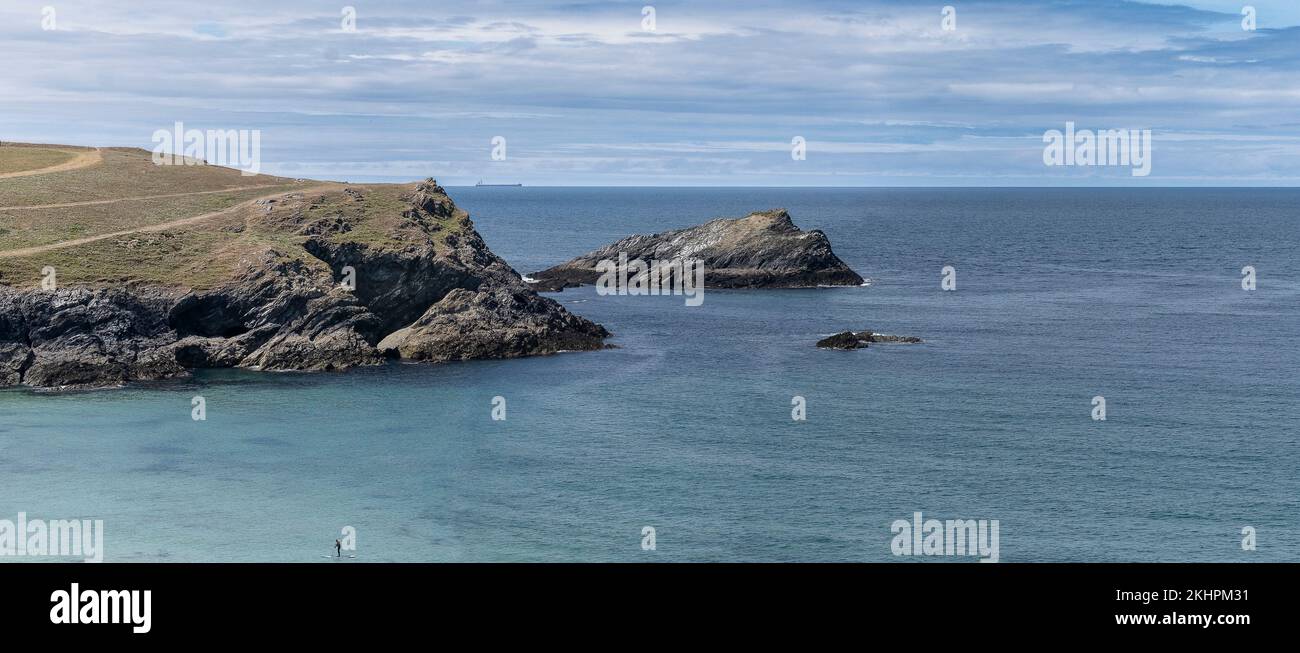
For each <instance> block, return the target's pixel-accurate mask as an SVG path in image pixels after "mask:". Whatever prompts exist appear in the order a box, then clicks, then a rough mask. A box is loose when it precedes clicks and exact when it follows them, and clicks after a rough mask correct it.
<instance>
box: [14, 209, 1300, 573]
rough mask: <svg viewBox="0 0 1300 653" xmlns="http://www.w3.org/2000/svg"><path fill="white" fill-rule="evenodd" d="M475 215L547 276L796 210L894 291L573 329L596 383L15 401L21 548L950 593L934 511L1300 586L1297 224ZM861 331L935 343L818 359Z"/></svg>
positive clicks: (664, 302)
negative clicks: (940, 577)
mask: <svg viewBox="0 0 1300 653" xmlns="http://www.w3.org/2000/svg"><path fill="white" fill-rule="evenodd" d="M449 190H450V193H451V194H452V196H453V198H454V199H455V200H456V201H457V202H458V203H459V204H460V205H461V206H463V207H464V208H466V209H467V210H469V211H470V212H471V214H472V216H473V218H474V220H475V222H476V225H477V227H478V229H479V231H480V232H481V233H482V234H483V236H484V237H485V238H486V240H487V242H488V244H489V245H490V246H491V247H492V248H493V250H494V251H495V252H497V253H498V254H500V255H502V256H503V257H505V258H506V260H508V261H510V262H511V263H512V265H514V266H515V268H516V269H517V270H518V271H520V272H521V273H528V272H532V271H535V270H537V269H541V268H543V267H546V266H548V265H551V264H554V263H557V262H560V261H562V260H566V259H568V258H570V257H572V256H574V255H577V254H580V253H583V252H586V251H588V250H590V249H593V248H595V247H597V246H599V245H603V244H605V243H607V242H610V241H612V240H614V239H616V238H619V237H622V236H625V235H629V234H632V233H643V232H655V231H662V230H666V229H670V228H674V227H682V226H688V225H691V224H696V223H699V222H702V221H704V220H707V219H710V218H714V217H719V216H740V215H744V214H746V213H748V212H749V211H752V210H757V209H766V208H773V207H778V206H783V207H786V208H788V209H790V211H791V213H792V215H793V217H794V220H795V223H796V224H798V225H800V226H801V227H803V228H805V229H810V228H817V229H822V230H823V231H825V232H826V233H827V234H828V235H829V236H830V239H831V242H832V245H833V247H834V249H835V251H836V253H837V254H839V256H840V257H841V258H843V259H844V260H845V261H846V262H847V263H848V264H849V265H851V266H852V267H853V268H854V269H855V270H857V271H858V272H859V273H861V274H862V275H863V276H865V277H869V278H870V279H871V285H870V286H869V287H861V288H833V289H809V290H770V291H722V290H708V291H706V293H705V301H704V304H703V305H702V306H699V307H688V306H686V305H685V303H684V302H683V300H682V298H681V297H600V296H597V295H596V293H595V292H594V290H593V289H591V288H584V289H571V290H568V291H565V292H563V293H559V294H555V295H552V296H553V297H555V298H556V299H557V300H558V301H560V302H562V303H564V305H565V306H566V307H568V308H569V309H571V310H572V311H574V312H576V313H579V314H581V315H584V316H586V317H589V318H591V319H593V320H596V321H598V322H600V323H602V324H604V325H605V326H606V327H607V328H608V329H609V330H610V331H612V332H613V333H614V334H615V336H614V338H613V339H612V341H611V342H612V343H613V344H616V345H618V348H617V349H612V350H608V351H602V352H588V353H571V354H561V355H556V356H550V357H544V358H534V359H527V360H516V361H492V362H473V363H463V364H450V365H411V364H393V365H389V366H386V367H382V368H374V369H363V370H356V371H351V372H346V373H327V374H258V373H252V372H242V371H213V372H206V373H202V374H200V375H199V376H198V377H197V378H196V379H194V380H193V381H191V382H184V383H177V384H172V385H167V386H163V387H155V388H128V389H124V390H112V391H96V392H83V393H71V394H34V393H31V392H27V391H12V390H10V391H3V392H0V478H2V479H3V492H0V518H8V519H15V518H16V515H17V513H18V512H19V511H23V512H26V513H27V514H28V517H29V518H37V517H40V518H47V519H63V518H74V517H81V518H87V519H102V520H104V523H105V526H104V528H105V536H104V537H105V549H106V552H105V558H106V559H107V560H113V561H320V562H326V561H325V560H323V559H322V557H321V556H323V555H327V554H330V553H332V546H333V542H334V539H335V538H336V537H337V536H338V534H339V532H340V529H341V528H342V527H344V526H352V527H354V528H355V529H356V532H357V551H356V556H357V557H356V559H355V560H346V559H345V562H364V561H928V562H938V561H943V560H945V558H922V557H912V558H908V557H895V556H894V555H893V554H892V552H891V549H890V541H891V539H892V537H893V533H892V532H891V530H890V524H891V523H892V522H893V521H894V520H896V519H910V518H911V516H912V514H913V513H914V512H916V511H921V512H923V513H924V514H925V516H926V518H938V519H997V520H999V524H1000V542H999V549H1000V554H999V555H1000V559H1001V560H1002V561H1005V562H1022V561H1224V562H1235V561H1296V560H1300V481H1298V480H1297V470H1298V468H1300V446H1298V442H1297V424H1300V380H1297V371H1298V370H1300V346H1297V343H1298V342H1300V260H1298V257H1300V255H1298V254H1297V253H1298V252H1300V191H1297V190H1260V189H1242V190H1221V189H1105V190H1101V189H631V188H625V189H607V188H605V189H595V188H591V189H572V188H570V189H561V188H453V189H449ZM945 265H951V266H953V267H955V268H956V271H957V290H956V291H955V292H944V291H942V290H941V289H940V277H941V273H940V270H941V268H942V267H943V266H945ZM1246 265H1253V266H1255V268H1256V270H1257V274H1258V287H1257V289H1256V290H1255V291H1253V292H1247V291H1245V290H1243V289H1242V287H1241V269H1242V267H1243V266H1246ZM845 329H855V330H856V329H872V330H876V331H880V332H886V333H897V334H906V335H916V336H920V337H922V338H924V339H925V340H926V342H925V344H923V345H917V346H876V347H872V348H870V349H867V350H862V351H855V352H839V351H823V350H818V349H816V348H814V346H813V343H814V342H815V341H816V340H817V339H819V338H821V337H823V336H825V335H827V334H830V333H833V332H837V331H841V330H845ZM196 394H197V395H202V396H204V397H205V398H206V400H207V421H205V422H195V421H193V420H191V419H190V399H191V397H192V396H194V395H196ZM796 395H798V396H802V397H805V398H806V402H807V420H806V421H803V422H797V421H794V420H792V419H791V414H790V413H791V398H792V397H793V396H796ZM1096 395H1102V396H1104V397H1105V398H1106V402H1107V419H1106V420H1105V421H1094V420H1093V419H1092V418H1091V412H1092V398H1093V397H1094V396H1096ZM495 396H502V397H505V398H506V400H507V419H506V420H505V421H493V420H492V419H491V418H490V414H491V410H492V398H493V397H495ZM645 526H652V527H654V528H655V529H656V549H655V550H653V551H644V550H642V547H641V543H642V529H643V527H645ZM1245 526H1251V527H1254V528H1255V529H1256V531H1257V534H1258V535H1257V537H1258V550H1256V551H1243V550H1242V548H1241V546H1240V541H1241V538H1242V535H1241V530H1242V528H1243V527H1245ZM972 559H973V558H966V559H965V560H972Z"/></svg>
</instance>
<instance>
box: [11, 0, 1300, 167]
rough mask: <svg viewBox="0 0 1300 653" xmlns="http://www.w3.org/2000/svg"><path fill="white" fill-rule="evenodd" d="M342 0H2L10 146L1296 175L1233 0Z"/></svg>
mask: <svg viewBox="0 0 1300 653" xmlns="http://www.w3.org/2000/svg"><path fill="white" fill-rule="evenodd" d="M342 4H344V3H341V4H340V5H339V6H338V7H329V6H326V5H321V4H320V3H318V2H307V1H305V0H288V1H287V2H277V3H274V4H273V3H267V2H264V1H257V2H254V1H251V0H236V1H235V2H230V3H222V5H221V6H220V7H219V8H218V7H215V6H213V5H211V3H197V2H176V1H170V2H163V1H160V0H139V1H137V2H133V3H131V4H130V5H129V8H127V7H126V6H124V5H123V4H122V3H117V2H108V1H103V2H71V1H70V2H60V3H58V4H57V5H56V7H57V11H58V29H57V30H55V31H52V32H47V31H44V30H42V29H41V20H40V19H41V16H40V13H39V7H34V6H31V5H22V6H14V5H13V4H9V3H7V4H5V5H3V6H0V56H3V60H4V61H6V62H10V65H9V66H8V67H7V69H6V71H5V72H4V73H3V74H0V93H3V94H4V97H5V98H6V102H5V104H4V105H3V106H0V117H2V118H3V119H4V122H3V124H4V125H5V127H4V133H3V134H0V137H3V138H4V139H6V140H22V139H28V140H42V141H47V142H48V141H64V142H77V143H87V144H100V145H134V146H140V147H149V145H150V138H149V137H150V135H151V134H152V132H153V131H154V130H155V129H158V128H159V127H160V126H167V125H170V124H171V123H172V122H174V121H176V120H182V121H184V122H186V123H187V124H188V125H193V126H196V127H214V128H256V129H261V130H262V131H263V148H264V153H263V160H264V161H265V162H266V163H264V166H263V168H264V170H267V171H268V172H273V173H274V172H277V171H278V170H280V169H277V165H281V164H283V165H284V166H286V167H285V168H283V169H282V170H284V171H287V170H289V167H290V166H292V168H293V170H295V171H296V172H294V173H293V174H305V173H302V172H301V170H304V169H307V170H311V171H312V172H313V174H316V173H317V172H318V173H319V174H320V176H326V177H331V178H362V177H367V178H376V179H378V178H383V179H398V178H416V177H422V176H429V175H433V176H437V177H438V178H439V179H441V180H445V181H447V182H448V183H453V184H455V183H465V182H472V181H473V180H474V179H477V178H479V177H490V178H493V179H509V180H515V181H521V182H524V183H529V184H546V183H549V184H578V185H582V184H601V183H638V184H651V185H653V184H660V183H726V184H753V185H788V184H792V183H797V184H819V183H835V184H843V183H862V184H889V183H909V184H912V183H935V184H942V183H950V182H953V180H956V183H979V181H980V180H985V181H986V182H987V183H1002V182H1003V181H1004V180H1007V179H1015V180H1017V183H1044V184H1053V183H1074V181H1073V180H1072V179H1071V178H1070V177H1069V175H1070V174H1071V171H1068V170H1062V169H1060V168H1047V167H1045V166H1043V165H1042V164H1041V156H1040V154H1041V141H1040V140H1039V138H1040V137H1041V135H1042V133H1043V131H1044V130H1046V129H1053V128H1056V129H1059V128H1061V126H1062V125H1063V124H1064V123H1065V122H1067V121H1072V122H1076V123H1078V124H1080V125H1088V126H1089V127H1091V128H1095V129H1106V128H1120V127H1133V128H1139V127H1140V128H1149V129H1152V130H1153V131H1154V132H1155V136H1156V142H1157V148H1158V149H1157V152H1156V154H1155V157H1156V158H1155V161H1156V165H1155V167H1154V168H1153V171H1152V174H1151V175H1150V176H1149V177H1146V178H1143V179H1138V180H1135V179H1133V178H1132V177H1131V176H1129V175H1127V174H1126V173H1125V172H1124V171H1114V172H1115V174H1109V172H1111V171H1106V170H1100V171H1096V172H1097V173H1098V174H1099V175H1100V176H1099V177H1097V179H1098V183H1126V184H1131V183H1144V184H1160V183H1177V182H1178V180H1188V179H1195V180H1197V181H1196V182H1195V183H1197V184H1203V183H1204V182H1203V180H1204V179H1206V178H1209V179H1219V180H1221V181H1222V182H1223V183H1238V182H1239V181H1241V180H1248V182H1249V183H1280V184H1281V183H1285V184H1293V183H1295V180H1296V178H1297V177H1300V167H1298V166H1300V162H1298V161H1297V159H1298V158H1300V157H1297V156H1296V155H1295V152H1296V150H1295V148H1296V140H1295V139H1296V137H1297V136H1298V135H1300V125H1298V124H1297V121H1296V120H1295V119H1294V108H1293V107H1294V106H1296V102H1297V100H1298V99H1300V91H1297V90H1296V89H1300V83H1297V82H1300V80H1298V79H1297V76H1300V27H1296V26H1295V25H1296V23H1297V22H1300V12H1296V11H1290V10H1288V9H1287V8H1286V7H1285V6H1283V5H1271V4H1268V3H1260V2H1256V3H1255V4H1256V5H1259V9H1260V20H1259V29H1258V30H1256V31H1254V32H1245V31H1243V30H1242V29H1241V27H1240V7H1239V6H1236V5H1233V4H1230V3H1212V2H1196V3H1195V5H1194V6H1188V5H1184V4H1176V3H1172V2H1169V3H1157V2H1128V1H1123V0H1087V1H1085V0H1043V1H1040V2H997V1H988V0H986V1H977V0H972V1H963V2H961V3H955V4H956V6H957V24H956V25H957V29H956V30H955V31H945V30H944V29H943V28H942V26H941V23H940V19H941V15H940V12H939V6H938V5H934V6H932V5H919V4H917V3H914V2H903V1H883V0H882V1H863V0H842V1H840V0H811V1H807V2H800V3H792V2H776V1H770V2H769V1H767V0H752V1H744V2H742V1H723V2H710V3H698V2H667V3H665V2H655V1H654V0H645V1H644V2H586V3H569V4H557V3H554V2H541V1H534V0H522V1H512V2H487V1H485V2H479V3H474V4H472V5H460V6H459V7H458V8H457V9H456V10H455V11H453V12H450V13H449V12H446V11H445V9H442V8H439V7H437V6H434V5H432V4H430V3H427V2H422V1H415V0H411V1H407V2H390V3H383V4H382V5H379V4H375V5H370V4H358V3H352V4H354V5H357V7H356V9H357V18H356V28H357V29H356V31H355V32H348V31H346V30H344V29H343V25H342ZM644 4H653V5H654V6H655V9H656V15H655V17H656V24H655V29H654V31H646V30H643V29H642V19H643V16H642V13H641V7H642V6H643V5H644ZM704 5H707V6H704ZM1162 134H1166V135H1169V137H1168V138H1163V139H1162V138H1161V136H1162ZM1174 135H1178V136H1174ZM1188 135H1195V138H1189V137H1188ZM494 136H504V137H506V138H507V140H508V142H509V144H510V145H509V153H510V156H509V158H508V159H507V160H506V161H492V160H491V157H490V151H491V139H492V138H493V137H494ZM795 136H802V137H804V138H805V139H806V140H807V142H808V144H809V150H808V151H809V155H808V157H807V159H806V160H804V161H794V160H792V159H791V157H790V156H789V147H790V140H791V138H793V137H795ZM1161 148H1170V149H1171V150H1172V151H1173V152H1176V153H1177V154H1178V155H1179V156H1178V157H1175V156H1173V155H1172V153H1171V154H1169V155H1165V156H1162V149H1161ZM1178 148H1185V149H1178ZM1225 162H1233V163H1232V165H1228V166H1225V165H1224V163H1225Z"/></svg>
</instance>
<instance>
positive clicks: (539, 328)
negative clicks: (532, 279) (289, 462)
mask: <svg viewBox="0 0 1300 653" xmlns="http://www.w3.org/2000/svg"><path fill="white" fill-rule="evenodd" d="M230 213H231V215H229V216H226V215H224V214H223V215H222V216H218V218H215V219H214V220H213V221H211V222H213V224H210V225H205V226H204V227H203V228H204V229H207V230H208V231H205V232H202V233H198V232H187V231H185V230H179V231H174V232H173V231H167V232H162V235H161V236H160V235H157V234H141V235H139V236H132V237H125V236H124V237H118V238H116V239H110V240H107V241H104V242H99V243H96V246H99V247H102V248H106V249H105V250H100V251H108V250H111V252H114V253H117V252H121V253H125V254H127V255H130V254H131V253H132V252H141V254H139V256H140V260H141V261H144V260H145V258H146V256H145V254H144V253H143V252H146V251H147V248H148V247H150V246H154V245H156V243H155V241H160V240H161V241H164V242H170V241H173V240H176V239H186V238H190V239H192V241H193V242H201V243H209V242H210V243H212V245H210V246H206V247H204V248H203V252H202V255H201V256H200V257H199V259H200V260H199V262H198V263H195V262H194V261H193V260H189V259H185V258H184V256H186V255H189V256H191V258H194V255H192V254H185V252H187V251H188V250H184V249H180V250H178V251H180V252H181V254H177V255H175V256H176V259H175V260H174V261H172V262H171V265H172V266H173V267H174V269H176V270H179V271H182V272H178V273H177V274H176V275H175V276H174V278H172V277H169V276H168V275H167V274H165V273H164V272H158V271H151V270H145V271H144V272H149V274H145V273H144V272H142V273H141V274H138V275H124V276H125V278H117V279H100V280H95V281H79V282H75V283H69V284H67V285H64V284H63V283H60V284H59V287H58V289H55V290H45V289H42V288H40V287H30V286H29V287H21V286H18V285H14V284H11V285H0V386H12V385H25V386H33V387H102V386H115V385H121V384H125V383H129V382H132V381H145V380H158V379H168V378H175V377H182V376H185V375H187V374H189V372H190V370H192V369H194V368H212V367H241V368H249V369H259V370H337V369H345V368H349V367H355V366H360V365H375V364H379V363H382V362H384V361H385V360H387V359H389V358H394V357H402V358H409V359H418V360H426V361H449V360H465V359H478V358H513V357H519V356H531V355H538V354H550V353H554V352H558V351H562V350H592V349H599V348H601V347H603V346H604V344H603V340H604V338H606V337H608V336H609V334H608V332H606V331H605V329H604V328H602V327H601V326H600V325H598V324H595V323H592V322H590V321H588V320H586V319H583V318H581V317H578V316H575V315H572V314H570V313H569V312H568V311H566V310H565V309H564V308H563V307H561V306H560V305H559V304H558V303H556V302H554V301H552V300H550V299H547V298H544V297H540V296H538V295H536V294H535V293H534V292H533V291H532V290H531V289H530V288H529V287H528V286H527V285H526V284H525V283H524V282H523V281H522V280H521V279H520V277H519V275H518V274H516V273H515V272H514V270H512V269H511V268H510V266H509V265H507V264H506V262H505V261H503V260H502V259H501V258H499V257H498V256H496V255H495V254H493V253H492V252H491V251H490V250H489V249H488V247H487V246H486V244H484V242H483V239H482V238H481V237H480V236H479V234H478V233H477V232H476V231H475V230H474V228H473V224H472V223H471V222H470V220H469V217H468V215H466V214H465V212H464V211H461V210H460V209H458V208H456V206H455V205H454V204H453V203H452V201H451V199H450V198H449V197H447V194H446V193H445V191H444V190H443V189H442V188H441V187H439V186H438V185H437V184H436V183H435V182H434V181H433V180H427V181H426V182H423V183H420V184H417V185H411V186H405V187H402V186H395V185H374V186H345V185H341V184H339V185H333V186H331V187H327V188H324V189H323V190H317V189H311V190H307V191H301V192H290V193H285V194H283V195H279V196H276V197H271V198H263V199H259V200H257V201H256V202H250V203H249V204H248V206H246V207H239V208H238V210H234V211H231V212H230ZM187 229H191V230H192V229H196V228H189V227H187ZM60 252H61V255H63V256H65V258H66V257H67V256H68V255H67V254H66V252H62V250H60ZM52 255H53V254H52V253H45V254H43V255H41V254H34V255H32V256H30V257H27V258H31V259H32V263H31V265H33V266H39V265H40V264H41V263H42V260H43V259H42V256H45V257H49V256H52ZM64 265H65V266H67V267H73V266H74V265H75V262H67V263H65V264H64ZM141 266H142V269H143V268H145V267H147V266H146V265H145V264H144V263H141ZM189 266H194V267H193V269H196V270H197V269H203V270H210V269H213V266H216V267H215V269H216V270H218V273H216V277H215V281H213V282H210V283H206V284H204V286H203V287H195V286H192V285H188V284H186V279H185V277H186V275H185V274H184V273H183V271H184V270H187V269H190V267H189ZM155 267H157V266H155ZM36 269H39V267H37V268H36ZM119 276H122V275H119ZM137 277H138V278H137ZM8 282H9V280H8V279H0V283H8Z"/></svg>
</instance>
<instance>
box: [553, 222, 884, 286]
mask: <svg viewBox="0 0 1300 653" xmlns="http://www.w3.org/2000/svg"><path fill="white" fill-rule="evenodd" d="M620 253H625V254H626V255H627V258H628V259H629V260H631V259H641V260H643V261H646V262H649V261H653V260H659V261H668V260H672V259H676V258H681V259H686V258H694V259H699V260H701V261H703V263H704V266H705V270H706V272H705V277H704V282H705V285H706V286H707V287H710V288H803V287H813V286H856V285H861V284H862V282H863V280H862V277H860V276H858V274H857V273H856V272H854V271H853V270H851V269H849V266H847V265H845V264H844V261H841V260H840V259H839V257H838V256H836V255H835V253H834V252H832V251H831V243H830V240H829V239H828V238H827V237H826V234H824V233H822V232H821V231H818V230H813V231H803V230H801V229H799V227H796V226H795V224H794V222H793V221H792V220H791V219H790V214H789V213H788V212H787V211H786V210H785V209H776V210H772V211H762V212H759V213H752V214H750V215H749V216H747V217H744V218H739V219H725V218H723V219H718V220H713V221H710V222H707V223H705V224H702V225H698V226H695V227H689V228H686V229H677V230H674V231H667V232H664V233H661V234H651V235H648V236H647V235H638V236H631V237H628V238H624V239H622V240H620V241H618V242H615V243H613V244H610V245H608V246H605V247H602V248H600V249H598V250H596V251H594V252H590V253H588V254H584V255H582V256H579V257H578V258H575V259H573V260H571V261H568V262H566V263H562V264H560V265H557V266H555V267H553V268H549V269H547V270H543V271H541V272H536V273H534V274H532V275H530V277H531V278H532V279H534V280H535V281H536V285H535V287H536V288H537V289H539V290H560V289H562V288H566V287H572V286H579V285H583V284H590V283H595V282H596V280H597V279H599V278H600V272H598V271H597V269H596V266H597V264H598V263H599V262H600V261H602V260H611V261H617V260H618V259H619V254H620Z"/></svg>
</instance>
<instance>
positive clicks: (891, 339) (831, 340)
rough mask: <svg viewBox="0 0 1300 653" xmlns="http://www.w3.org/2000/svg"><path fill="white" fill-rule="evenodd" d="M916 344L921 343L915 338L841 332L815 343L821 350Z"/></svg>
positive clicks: (860, 332) (867, 332)
mask: <svg viewBox="0 0 1300 653" xmlns="http://www.w3.org/2000/svg"><path fill="white" fill-rule="evenodd" d="M873 342H874V343H891V344H917V343H920V342H923V341H922V340H921V339H920V338H917V337H915V336H891V335H888V334H884V333H873V332H871V331H842V332H840V333H837V334H835V335H833V336H829V337H826V338H822V339H821V340H818V341H817V346H818V347H820V348H822V349H865V348H866V347H867V346H868V345H869V344H871V343H873Z"/></svg>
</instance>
